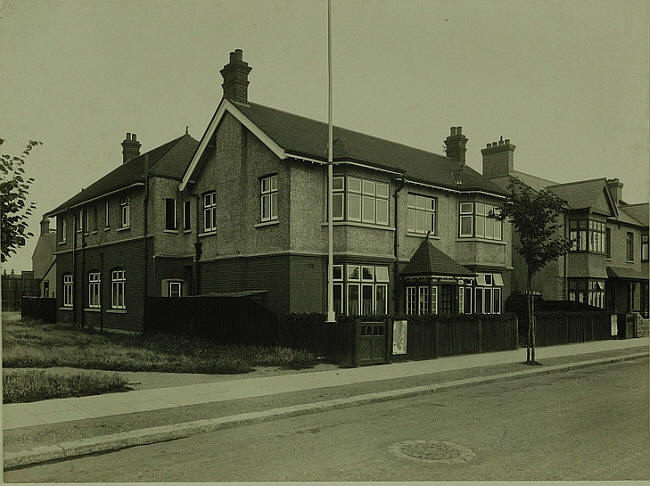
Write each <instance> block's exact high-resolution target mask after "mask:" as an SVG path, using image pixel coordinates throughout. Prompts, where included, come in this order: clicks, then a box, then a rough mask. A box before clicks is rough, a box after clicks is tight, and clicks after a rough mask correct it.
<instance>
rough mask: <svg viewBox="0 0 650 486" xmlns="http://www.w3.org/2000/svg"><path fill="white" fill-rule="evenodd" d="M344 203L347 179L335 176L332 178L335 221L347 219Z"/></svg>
mask: <svg viewBox="0 0 650 486" xmlns="http://www.w3.org/2000/svg"><path fill="white" fill-rule="evenodd" d="M344 201H345V177H343V176H334V177H332V208H333V211H332V219H333V220H334V221H342V220H343V219H344V218H345V215H344Z"/></svg>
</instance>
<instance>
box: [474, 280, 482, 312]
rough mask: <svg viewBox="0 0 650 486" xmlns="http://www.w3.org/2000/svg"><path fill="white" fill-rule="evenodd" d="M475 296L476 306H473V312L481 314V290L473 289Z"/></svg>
mask: <svg viewBox="0 0 650 486" xmlns="http://www.w3.org/2000/svg"><path fill="white" fill-rule="evenodd" d="M475 296H476V305H475V306H474V309H475V310H474V312H475V313H476V314H482V313H483V289H482V288H480V287H478V288H476V289H475Z"/></svg>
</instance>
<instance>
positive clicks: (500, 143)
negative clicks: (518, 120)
mask: <svg viewBox="0 0 650 486" xmlns="http://www.w3.org/2000/svg"><path fill="white" fill-rule="evenodd" d="M499 145H503V137H501V140H499Z"/></svg>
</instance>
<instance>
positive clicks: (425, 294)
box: [418, 286, 429, 314]
mask: <svg viewBox="0 0 650 486" xmlns="http://www.w3.org/2000/svg"><path fill="white" fill-rule="evenodd" d="M428 313H429V287H427V286H420V287H418V314H428Z"/></svg>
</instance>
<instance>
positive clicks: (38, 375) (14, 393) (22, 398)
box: [2, 370, 129, 403]
mask: <svg viewBox="0 0 650 486" xmlns="http://www.w3.org/2000/svg"><path fill="white" fill-rule="evenodd" d="M2 387H3V391H2V395H3V396H2V401H3V403H23V402H34V401H37V400H47V399H50V398H66V397H83V396H87V395H99V394H101V393H112V392H118V391H127V390H129V388H128V387H127V386H126V379H125V378H124V377H123V376H121V375H120V374H118V373H102V372H99V371H90V372H88V373H76V374H69V373H56V372H48V371H46V370H4V373H3V377H2Z"/></svg>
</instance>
